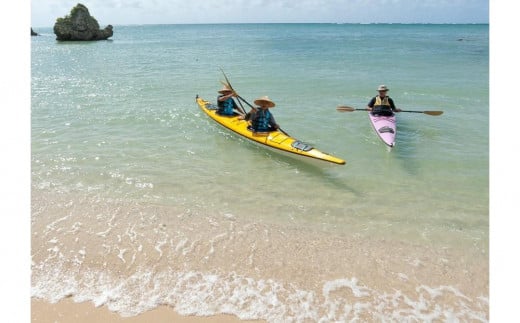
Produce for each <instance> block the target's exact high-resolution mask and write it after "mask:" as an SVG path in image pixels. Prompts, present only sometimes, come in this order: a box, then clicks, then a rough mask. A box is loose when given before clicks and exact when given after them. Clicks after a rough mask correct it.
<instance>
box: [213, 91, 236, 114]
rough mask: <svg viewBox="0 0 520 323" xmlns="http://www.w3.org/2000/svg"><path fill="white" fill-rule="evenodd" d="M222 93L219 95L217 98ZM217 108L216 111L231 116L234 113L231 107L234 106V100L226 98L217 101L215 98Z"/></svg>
mask: <svg viewBox="0 0 520 323" xmlns="http://www.w3.org/2000/svg"><path fill="white" fill-rule="evenodd" d="M221 96H222V95H220V96H219V98H220V97H221ZM217 105H218V110H217V113H218V114H221V115H225V116H232V115H233V114H234V112H233V108H234V107H235V101H233V99H232V98H229V99H227V100H226V101H219V100H218V99H217Z"/></svg>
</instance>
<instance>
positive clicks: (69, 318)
mask: <svg viewBox="0 0 520 323" xmlns="http://www.w3.org/2000/svg"><path fill="white" fill-rule="evenodd" d="M31 322H32V323H65V322H75V323H90V322H105V323H119V322H122V323H145V322H146V323H150V322H178V323H198V322H201V323H204V322H205V323H216V322H222V323H236V322H241V323H244V322H245V323H247V322H250V323H262V322H265V321H263V320H240V319H239V318H238V317H236V316H234V315H226V314H219V315H215V316H193V315H191V316H184V315H180V314H178V313H176V312H175V310H174V309H172V308H171V307H169V306H165V305H162V306H159V307H157V308H154V309H152V310H150V311H147V312H144V313H141V314H139V315H136V316H129V317H123V316H121V315H119V314H118V313H115V312H112V311H110V310H109V309H108V308H107V307H106V306H100V307H96V306H94V304H93V303H92V302H82V303H76V302H74V300H72V299H71V298H70V297H68V298H65V299H63V300H61V301H59V302H57V303H49V302H47V301H45V300H42V299H38V298H32V299H31Z"/></svg>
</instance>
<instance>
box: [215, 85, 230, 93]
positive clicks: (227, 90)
mask: <svg viewBox="0 0 520 323" xmlns="http://www.w3.org/2000/svg"><path fill="white" fill-rule="evenodd" d="M226 92H233V91H232V90H231V89H230V88H229V87H227V86H225V85H224V86H223V87H222V89H220V90H219V91H218V93H222V94H224V93H226Z"/></svg>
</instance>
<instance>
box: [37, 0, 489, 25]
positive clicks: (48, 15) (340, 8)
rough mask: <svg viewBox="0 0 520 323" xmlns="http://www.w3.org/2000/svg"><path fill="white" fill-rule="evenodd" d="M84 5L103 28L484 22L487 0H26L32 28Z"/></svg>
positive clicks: (46, 23)
mask: <svg viewBox="0 0 520 323" xmlns="http://www.w3.org/2000/svg"><path fill="white" fill-rule="evenodd" d="M78 2H80V3H82V4H84V5H85V6H86V7H87V8H88V9H89V12H90V14H91V15H92V16H94V17H95V18H96V19H97V21H98V22H99V24H100V25H101V26H102V27H103V26H106V25H108V24H111V25H126V24H186V23H249V22H332V23H336V22H338V23H373V22H379V23H415V22H418V23H488V22H489V2H488V0H191V1H189V0H129V1H123V0H83V1H78V0H74V1H69V0H31V26H33V27H51V26H53V25H54V23H55V21H56V18H58V17H63V16H65V15H67V14H68V13H69V12H70V9H72V7H74V6H75V5H76V4H77V3H78Z"/></svg>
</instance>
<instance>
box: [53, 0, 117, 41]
mask: <svg viewBox="0 0 520 323" xmlns="http://www.w3.org/2000/svg"><path fill="white" fill-rule="evenodd" d="M112 29H113V27H112V25H108V26H107V27H105V29H99V24H98V22H97V20H96V19H95V18H94V17H92V16H91V15H90V13H89V12H88V9H87V7H85V6H84V5H82V4H81V3H78V4H77V5H76V6H75V7H74V8H72V10H71V11H70V14H69V15H68V16H65V17H63V18H58V19H56V23H55V24H54V34H56V40H105V39H107V38H109V37H112V35H113V34H114V31H113V30H112Z"/></svg>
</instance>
